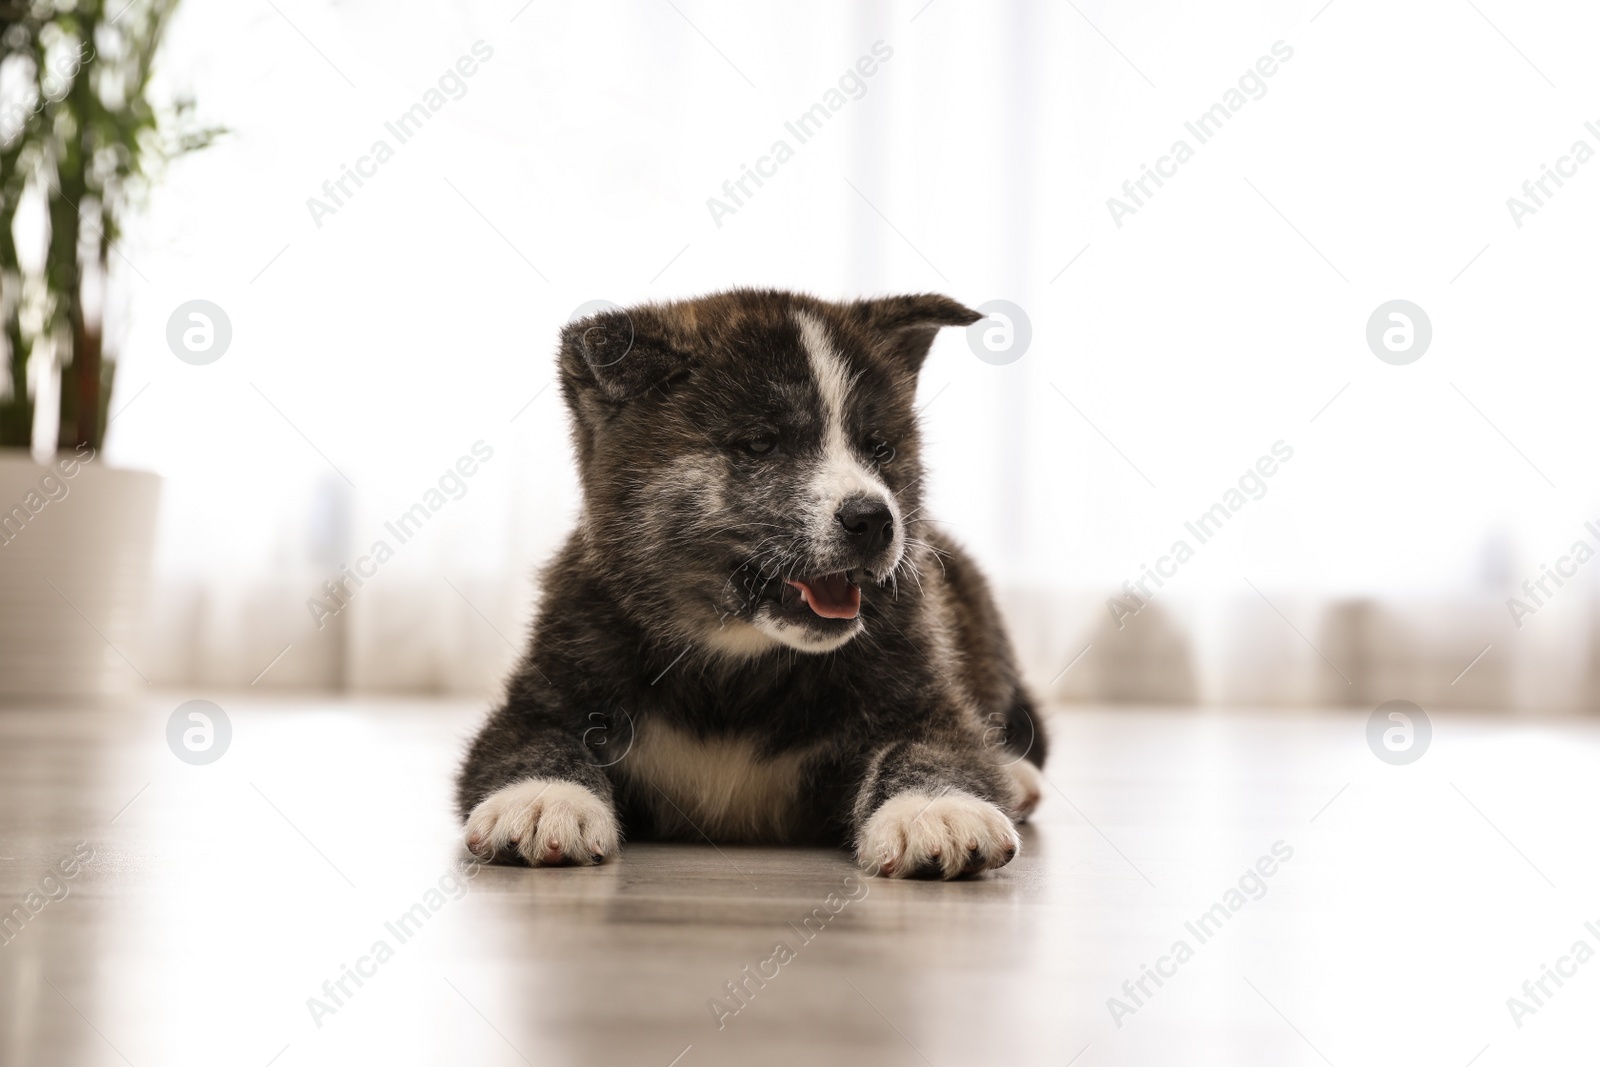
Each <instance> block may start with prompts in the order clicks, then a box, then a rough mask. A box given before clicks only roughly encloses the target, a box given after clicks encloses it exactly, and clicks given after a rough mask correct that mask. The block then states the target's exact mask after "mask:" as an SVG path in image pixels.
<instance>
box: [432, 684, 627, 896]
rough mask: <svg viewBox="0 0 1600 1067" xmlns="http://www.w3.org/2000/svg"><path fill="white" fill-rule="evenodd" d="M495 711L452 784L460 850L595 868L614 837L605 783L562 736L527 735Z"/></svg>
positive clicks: (513, 719) (514, 717)
mask: <svg viewBox="0 0 1600 1067" xmlns="http://www.w3.org/2000/svg"><path fill="white" fill-rule="evenodd" d="M525 714H526V713H514V712H512V711H511V710H510V709H502V710H501V711H500V712H499V713H497V714H496V715H495V716H494V717H493V718H492V719H491V720H490V722H489V725H488V726H486V727H485V728H484V731H483V733H482V734H480V735H479V737H478V741H477V743H476V744H474V745H473V748H472V751H471V753H469V754H468V756H467V762H466V765H465V766H464V767H463V768H462V770H461V777H460V780H459V783H458V793H457V801H458V805H459V807H460V809H461V811H462V812H463V814H465V815H466V840H467V848H468V849H469V850H470V851H471V852H472V853H473V855H475V856H478V857H479V858H480V859H484V860H491V861H502V862H503V861H507V860H513V859H514V858H515V857H518V856H520V857H521V858H522V859H523V860H525V861H527V863H529V864H530V865H532V866H535V867H539V866H551V865H556V864H588V863H599V862H601V861H602V860H604V859H605V858H606V857H608V856H612V855H615V854H616V851H617V847H618V844H619V843H620V840H621V833H620V830H619V827H618V823H617V815H616V811H615V809H614V807H613V804H612V792H611V782H610V780H609V779H608V778H607V777H606V775H605V772H604V771H603V770H601V769H600V767H598V766H597V765H596V764H595V761H594V758H593V757H592V756H591V755H590V754H589V752H588V751H586V750H585V748H584V746H583V744H582V742H581V741H580V740H579V739H578V738H575V737H571V736H569V734H568V733H567V732H566V731H562V730H557V729H544V730H538V731H529V730H527V729H526V728H525V725H524V722H525V720H524V721H519V720H523V717H524V715H525Z"/></svg>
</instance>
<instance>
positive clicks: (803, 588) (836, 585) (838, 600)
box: [786, 574, 861, 619]
mask: <svg viewBox="0 0 1600 1067" xmlns="http://www.w3.org/2000/svg"><path fill="white" fill-rule="evenodd" d="M786 580H787V579H786ZM789 584H790V585H792V586H794V587H795V588H796V589H798V590H800V596H801V598H802V599H803V600H805V602H806V606H807V607H809V608H810V609H811V610H812V611H814V612H816V613H817V614H818V615H821V616H822V617H823V618H824V619H853V618H855V617H856V616H857V615H859V614H860V613H861V588H860V587H859V586H856V585H852V584H851V582H850V579H848V578H846V577H845V576H844V575H843V574H825V575H823V576H821V577H820V578H808V579H806V580H805V581H800V582H797V581H790V582H789Z"/></svg>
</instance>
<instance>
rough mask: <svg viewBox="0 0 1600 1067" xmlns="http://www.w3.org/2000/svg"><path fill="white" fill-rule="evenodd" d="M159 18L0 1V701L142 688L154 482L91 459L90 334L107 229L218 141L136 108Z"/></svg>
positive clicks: (106, 384)
mask: <svg viewBox="0 0 1600 1067" xmlns="http://www.w3.org/2000/svg"><path fill="white" fill-rule="evenodd" d="M176 5H177V0H131V2H130V0H112V2H111V3H109V4H108V3H107V2H106V0H76V2H72V0H67V2H58V0H0V370H3V375H0V693H11V694H15V693H93V692H105V691H108V690H115V689H116V688H119V687H120V685H121V684H123V683H125V682H128V681H132V682H134V683H137V682H138V681H139V680H140V679H141V678H143V672H142V671H141V670H140V669H139V666H138V664H137V661H136V659H133V658H130V655H129V649H130V647H131V646H132V644H133V641H132V637H133V635H134V634H135V632H136V629H137V614H138V611H139V608H140V602H141V599H142V597H141V594H142V592H143V586H144V582H145V578H146V576H147V574H148V571H149V560H150V550H151V542H152V539H153V536H154V530H155V515H156V500H157V493H158V490H159V480H158V479H157V477H156V476H155V475H154V474H151V473H148V472H143V471H128V470H114V469H108V468H107V467H106V465H105V463H104V462H103V458H102V456H101V454H100V452H101V446H102V444H103V442H104V439H105V434H106V429H107V426H108V424H109V421H110V420H109V416H108V408H109V402H110V399H111V392H112V389H111V385H112V376H113V372H114V368H115V360H114V359H113V358H111V356H110V355H109V354H108V353H107V352H106V351H105V348H104V332H103V323H104V309H105V307H106V305H107V302H108V301H107V299H106V295H107V291H108V288H109V287H110V286H111V285H112V284H114V282H115V279H116V274H117V270H116V269H114V267H115V264H116V260H115V259H114V258H113V257H114V256H115V255H116V251H115V249H116V240H117V237H118V234H119V223H120V221H121V218H122V217H123V215H124V214H125V212H126V211H127V210H128V209H129V208H130V207H131V206H132V205H133V204H134V203H135V202H136V201H137V200H138V198H139V197H140V196H141V194H142V193H143V192H144V191H145V190H146V189H147V188H148V182H149V178H150V174H151V172H152V170H153V168H154V166H155V165H156V164H158V163H159V162H161V161H162V160H165V159H168V158H171V157H172V156H174V155H176V154H178V153H181V152H185V151H189V150H191V149H194V148H198V147H201V146H202V145H204V144H206V143H209V141H210V140H211V139H212V138H213V137H215V135H216V133H217V132H218V131H216V130H212V129H196V128H194V127H193V126H192V124H191V121H190V118H191V115H192V106H191V105H189V104H188V103H186V102H185V103H182V104H179V105H177V106H175V107H173V108H170V109H168V110H167V111H166V112H165V113H163V112H161V111H160V110H158V109H157V108H156V106H155V105H154V104H153V103H152V102H151V100H150V98H149V95H148V91H149V87H150V75H151V72H152V67H153V63H154V59H155V55H156V51H157V49H158V47H159V46H160V43H161V39H162V35H163V32H164V30H165V29H166V26H167V22H168V20H169V18H170V17H171V15H172V12H173V9H174V8H175V7H176ZM108 8H110V9H113V10H108Z"/></svg>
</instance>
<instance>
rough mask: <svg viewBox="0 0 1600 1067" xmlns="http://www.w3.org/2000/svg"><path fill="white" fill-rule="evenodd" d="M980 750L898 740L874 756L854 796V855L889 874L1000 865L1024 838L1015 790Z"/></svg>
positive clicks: (949, 874)
mask: <svg viewBox="0 0 1600 1067" xmlns="http://www.w3.org/2000/svg"><path fill="white" fill-rule="evenodd" d="M1018 792H1019V790H1018V789H1017V786H1016V785H1015V784H1014V782H1013V780H1012V779H1011V777H1010V776H1009V775H1007V774H1006V773H1005V772H1004V771H1003V770H1000V769H998V768H995V767H992V766H989V765H987V764H986V763H984V762H983V761H982V757H981V756H980V755H977V754H972V755H964V754H962V753H960V752H958V751H955V750H949V749H942V748H939V747H936V746H934V745H930V744H924V743H904V742H902V743H898V744H893V745H889V746H887V747H886V748H884V749H882V750H880V751H879V752H878V753H877V754H876V755H875V756H874V757H873V760H872V764H871V766H870V767H869V769H868V772H867V775H866V778H865V780H864V781H863V782H862V785H861V790H860V793H859V794H858V795H857V799H856V803H855V812H854V814H855V820H854V821H855V843H856V860H857V862H859V863H861V864H862V865H863V866H864V867H866V868H867V869H868V870H870V871H873V872H875V873H878V874H882V875H886V876H888V877H890V878H930V877H937V878H956V877H959V876H961V875H967V874H976V873H978V872H979V871H986V870H990V869H992V868H995V867H1003V866H1005V865H1006V864H1007V863H1010V862H1011V860H1012V858H1013V857H1015V856H1016V854H1017V850H1018V849H1019V848H1021V847H1022V841H1021V839H1020V838H1019V837H1018V836H1017V832H1016V830H1015V829H1013V827H1012V825H1011V818H1010V817H1009V816H1008V815H1007V814H1006V809H1010V808H1013V807H1014V806H1015V805H1016V804H1017V802H1018V800H1019V797H1018V796H1017V795H1016V794H1017V793H1018Z"/></svg>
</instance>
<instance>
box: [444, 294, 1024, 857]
mask: <svg viewBox="0 0 1600 1067" xmlns="http://www.w3.org/2000/svg"><path fill="white" fill-rule="evenodd" d="M977 318H978V315H977V314H976V313H975V312H973V311H970V310H968V309H967V308H965V307H963V306H961V305H960V304H957V303H956V302H954V301H952V300H950V299H948V298H945V297H941V296H931V295H930V296H908V297H891V298H885V299H879V300H865V301H858V302H855V303H851V304H836V303H828V302H824V301H820V300H815V299H812V298H810V297H805V296H799V295H795V294H790V293H785V292H774V291H749V290H740V291H734V292H729V293H724V294H719V295H715V296H710V297H705V298H702V299H698V300H692V301H684V302H676V303H670V304H658V305H649V306H644V307H637V308H633V309H630V310H628V311H626V312H623V311H613V312H605V313H601V314H599V315H597V316H593V317H590V318H588V319H585V320H582V321H579V322H576V323H573V324H570V325H569V326H567V328H566V329H565V330H564V331H563V333H562V343H561V351H560V375H561V387H562V392H563V394H564V396H565V398H566V402H567V405H568V407H569V409H570V411H571V414H572V420H573V437H574V441H575V444H576V448H577V456H578V470H579V474H580V477H581V480H582V487H583V512H582V517H581V519H580V521H579V524H578V528H577V530H576V531H574V533H573V534H572V536H571V538H570V539H569V540H568V542H567V544H566V546H565V547H564V548H563V549H562V550H561V552H560V554H559V555H558V556H557V557H556V558H555V560H554V561H553V562H552V563H551V564H550V565H549V567H548V568H547V569H546V571H545V576H544V582H543V587H542V588H543V592H542V600H541V608H540V612H539V616H538V620H537V622H536V624H535V626H534V630H533V636H532V641H531V644H530V647H529V649H528V652H527V655H526V656H525V657H524V659H523V661H522V663H521V665H520V666H519V668H518V669H517V671H516V673H515V675H514V676H513V677H512V679H511V680H510V682H509V685H508V688H507V694H506V697H505V701H504V703H503V704H502V706H501V707H500V708H499V710H497V711H496V712H495V713H494V714H493V715H492V716H491V717H490V719H489V721H488V722H487V723H486V724H485V725H484V727H483V729H482V730H481V732H480V733H479V734H478V736H477V739H476V740H475V741H474V743H473V745H472V747H471V751H470V753H469V754H468V756H467V759H466V762H465V765H464V766H463V768H462V770H461V773H460V778H459V782H458V791H457V803H458V806H459V809H460V813H461V815H462V817H463V818H466V819H467V820H468V823H467V828H468V837H469V846H470V847H471V848H472V849H473V850H474V851H475V852H477V853H479V854H480V855H483V856H486V857H490V856H493V857H497V858H501V859H513V860H514V859H517V858H518V857H520V858H521V859H522V860H524V861H527V862H529V863H533V864H540V863H553V862H591V861H593V860H597V859H603V858H605V856H606V855H607V854H609V853H610V852H611V851H612V850H614V849H615V847H616V838H617V836H618V833H617V831H621V832H623V833H625V834H626V835H627V836H629V837H631V838H634V839H652V838H654V839H694V840H699V839H705V838H710V839H714V840H744V841H757V842H806V843H826V844H832V845H845V846H854V847H855V848H856V850H857V852H858V854H859V856H860V858H861V859H862V861H863V862H866V863H868V864H879V865H881V867H882V869H883V870H884V872H885V873H889V874H900V875H907V874H942V875H944V876H946V877H949V876H953V875H957V874H961V873H970V872H972V871H975V870H981V869H984V868H986V867H994V866H1000V865H1002V864H1003V863H1005V862H1007V861H1008V860H1009V859H1010V858H1011V856H1012V855H1013V854H1014V853H1015V850H1016V847H1017V839H1016V836H1015V834H1014V833H1012V832H1011V830H1010V821H1009V819H1008V820H1007V821H1005V823H1004V828H1003V832H1002V830H1001V828H1000V827H998V826H997V825H996V824H995V818H994V816H993V815H992V814H991V813H992V811H993V809H994V808H998V809H1000V810H1001V811H1002V812H1004V813H1006V815H1008V816H1013V817H1015V816H1020V815H1025V813H1026V811H1027V810H1028V809H1030V808H1031V806H1032V804H1033V803H1034V802H1036V801H1037V799H1038V797H1037V786H1036V785H1035V784H1032V783H1036V782H1037V780H1038V779H1037V773H1036V772H1033V771H1031V770H1030V769H1029V768H1026V767H1024V766H1021V765H1020V764H1019V760H1020V759H1021V758H1022V757H1026V759H1027V760H1029V761H1031V762H1032V764H1033V765H1034V766H1036V767H1037V766H1041V765H1042V764H1043V760H1044V755H1045V737H1044V734H1043V732H1042V728H1041V726H1040V723H1039V720H1038V717H1037V716H1036V714H1035V712H1034V708H1033V704H1032V702H1031V700H1030V698H1029V696H1028V694H1027V693H1026V692H1025V691H1024V688H1023V686H1022V683H1021V681H1020V679H1019V677H1018V673H1017V669H1016V666H1015V663H1014V660H1013V656H1012V652H1011V648H1010V645H1009V642H1008V641H1007V639H1006V636H1005V633H1004V630H1003V629H1002V626H1001V622H1000V618H999V615H998V612H997V611H996V609H995V606H994V604H993V601H992V599H991V597H990V594H989V591H988V588H987V585H986V583H985V582H984V579H983V577H982V575H981V574H980V573H979V572H978V569H977V568H976V566H975V565H974V564H973V562H972V561H971V559H970V558H969V557H968V556H967V555H966V554H965V553H964V552H963V551H961V550H960V549H959V548H958V547H957V546H956V545H955V544H953V543H952V542H951V541H950V540H949V539H948V538H947V537H946V536H945V535H944V534H943V533H941V532H940V531H939V530H937V529H936V528H935V526H934V524H932V523H931V522H930V521H929V520H927V519H926V518H925V517H924V516H923V511H922V502H921V501H922V492H923V486H924V482H923V468H922V464H921V457H920V451H921V450H920V442H919V438H918V429H917V422H916V415H915V413H914V410H913V400H914V397H915V391H916V381H917V374H918V371H919V370H920V367H921V365H922V362H923V360H924V358H925V357H926V355H927V353H928V349H929V347H930V346H931V344H932V342H933V338H934V335H935V333H936V332H937V331H938V329H939V328H940V327H943V326H957V325H966V324H969V323H971V322H973V321H976V319H977ZM808 330H809V333H808V332H807V331H808ZM819 338H821V339H823V340H824V341H825V343H824V344H822V345H820V347H821V348H823V349H826V350H829V351H827V352H824V355H823V356H822V357H819V356H818V355H817V354H816V350H817V349H818V348H819V343H818V339H819ZM830 353H831V354H830ZM830 359H831V360H832V362H829V360H830ZM819 360H820V361H819ZM836 364H842V366H843V369H844V371H845V372H846V373H845V375H844V376H842V377H838V376H836V377H833V378H826V380H823V379H819V368H822V369H823V370H824V371H825V370H827V369H828V368H830V367H833V366H835V365H836ZM825 377H826V376H825ZM830 382H831V383H832V385H831V388H832V392H830V391H829V390H830V385H829V383H830ZM830 397H831V398H833V400H832V403H833V406H832V407H829V404H830ZM840 398H843V402H842V403H841V402H840ZM830 412H832V413H834V414H833V421H832V422H830V421H829V416H830ZM830 428H832V429H830ZM830 433H832V434H833V436H832V437H830V436H829V435H830ZM830 440H831V441H832V442H834V444H833V445H832V449H833V450H832V452H829V448H830V445H829V441H830ZM841 441H843V442H844V443H845V446H846V448H847V450H848V451H849V453H850V456H849V457H848V458H849V463H845V462H844V460H843V457H842V454H841V451H840V448H839V443H840V442H841ZM768 445H770V446H771V447H770V448H769V447H768ZM757 453H759V454H757ZM825 453H827V455H825ZM830 457H831V458H830ZM829 464H832V466H829ZM852 464H853V466H852ZM847 467H848V468H849V469H848V470H847V469H846V468H847ZM830 472H831V473H830ZM835 475H837V476H838V477H840V478H843V479H844V482H843V483H841V484H844V485H845V487H846V488H845V489H844V490H840V491H841V492H846V496H845V497H839V496H837V495H835V496H829V495H828V494H829V493H832V492H833V489H832V488H831V487H832V485H833V482H831V481H829V479H830V478H834V477H835ZM852 479H853V480H852ZM874 486H875V487H877V488H876V489H874V488H873V487H874ZM883 490H886V491H887V492H888V493H889V494H890V495H891V496H892V503H891V504H890V506H891V507H892V508H893V510H894V519H893V523H892V525H893V526H894V536H895V537H896V538H897V540H895V541H894V542H893V543H892V544H886V545H881V546H877V547H875V548H874V547H871V546H868V547H862V546H861V545H858V544H856V543H855V542H853V541H851V540H850V538H849V537H848V536H846V535H845V534H842V533H839V529H840V527H838V525H837V523H836V522H835V518H836V516H835V513H834V509H835V507H837V506H838V505H839V501H840V499H847V500H862V499H867V498H869V497H872V495H873V493H874V492H881V491H883ZM869 502H870V501H869ZM820 509H827V513H826V514H825V515H823V514H821V513H820ZM838 515H841V516H842V515H844V512H843V511H839V512H838ZM844 521H845V520H844V519H843V518H838V520H837V522H840V523H842V522H844ZM886 528H887V527H886ZM828 531H833V532H832V534H830V533H828ZM896 546H898V547H896ZM896 552H898V558H896ZM841 571H848V572H849V573H850V574H851V576H852V577H853V578H856V579H858V580H859V582H860V586H861V593H860V607H859V620H847V619H839V618H821V617H818V616H817V615H814V614H813V613H812V611H811V609H810V608H808V606H807V604H808V603H809V601H808V600H802V599H801V597H800V594H799V593H797V592H796V590H797V588H798V587H797V586H795V585H793V584H790V583H787V582H785V581H784V579H786V578H794V579H804V578H805V577H806V576H807V575H822V574H829V573H834V572H841ZM522 783H531V784H522ZM519 784H522V785H520V786H519ZM572 786H581V787H582V788H583V790H587V791H588V794H591V795H592V796H588V795H585V794H584V793H583V792H582V790H575V789H573V788H570V787H572ZM1025 794H1028V795H1025ZM896 797H902V798H906V801H907V802H906V803H903V804H902V805H901V806H894V805H890V806H889V807H887V808H886V807H885V805H886V803H887V802H889V801H891V800H892V799H894V798H896ZM910 800H915V801H916V804H915V807H914V808H913V807H911V806H910V804H909V801H910ZM991 806H992V807H991ZM918 808H920V809H922V810H916V809H918ZM912 811H915V814H911V812H912ZM609 815H614V816H615V817H616V822H617V823H618V825H617V826H615V827H614V828H613V827H610V826H608V825H607V822H606V820H607V817H608V816H609ZM875 815H880V816H881V817H880V818H879V819H878V821H877V822H876V823H874V822H873V820H874V816H875ZM869 824H870V825H869ZM1008 835H1009V836H1008ZM955 853H959V855H954V854H955Z"/></svg>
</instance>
